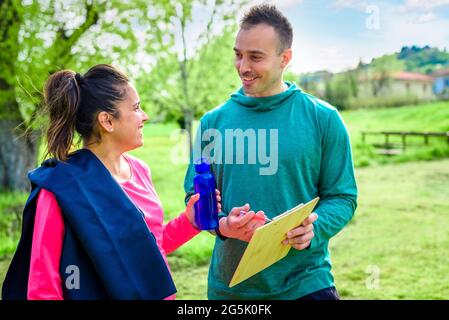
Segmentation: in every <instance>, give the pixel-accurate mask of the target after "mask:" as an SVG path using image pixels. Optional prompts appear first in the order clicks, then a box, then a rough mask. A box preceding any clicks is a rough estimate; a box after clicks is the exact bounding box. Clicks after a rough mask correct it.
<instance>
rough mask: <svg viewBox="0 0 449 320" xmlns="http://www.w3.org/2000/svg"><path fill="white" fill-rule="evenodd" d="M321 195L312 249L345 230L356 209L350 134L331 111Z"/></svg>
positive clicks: (326, 131)
mask: <svg viewBox="0 0 449 320" xmlns="http://www.w3.org/2000/svg"><path fill="white" fill-rule="evenodd" d="M319 196H320V201H319V203H318V205H317V207H316V209H315V210H314V212H315V213H317V214H318V219H317V220H316V221H315V222H314V233H315V237H314V238H313V239H312V241H311V245H310V247H311V248H314V247H317V246H319V245H321V244H323V242H325V241H328V240H329V239H330V238H331V237H333V236H334V235H336V234H337V233H338V232H339V231H340V230H342V229H343V228H344V227H345V226H346V224H347V223H348V222H349V221H350V220H351V219H352V216H353V214H354V211H355V209H356V207H357V186H356V181H355V177H354V166H353V163H352V152H351V145H350V140H349V135H348V131H347V129H346V126H345V125H344V123H343V120H342V119H341V117H340V115H339V114H338V112H337V111H336V110H333V111H332V113H331V115H330V117H329V119H328V122H327V125H326V126H325V129H324V133H323V137H322V158H321V168H320V178H319Z"/></svg>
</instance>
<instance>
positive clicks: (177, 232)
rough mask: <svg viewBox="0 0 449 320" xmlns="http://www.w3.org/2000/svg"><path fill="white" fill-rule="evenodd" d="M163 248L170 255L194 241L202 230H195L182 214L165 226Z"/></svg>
mask: <svg viewBox="0 0 449 320" xmlns="http://www.w3.org/2000/svg"><path fill="white" fill-rule="evenodd" d="M163 228H164V231H163V232H164V234H163V241H162V248H163V249H164V251H165V252H166V253H167V254H169V253H171V252H173V251H175V250H176V249H177V248H179V247H180V246H181V245H183V244H184V243H186V242H187V241H189V240H190V239H192V238H193V237H194V236H196V235H197V234H198V233H200V230H197V229H195V228H194V227H193V226H192V224H191V223H190V221H189V219H188V218H187V216H186V215H185V214H184V213H182V214H180V215H179V216H178V217H176V218H174V219H172V220H170V221H169V222H167V224H165V225H164V227H163Z"/></svg>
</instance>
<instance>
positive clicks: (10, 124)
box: [0, 119, 38, 190]
mask: <svg viewBox="0 0 449 320" xmlns="http://www.w3.org/2000/svg"><path fill="white" fill-rule="evenodd" d="M19 125H20V121H17V120H11V119H0V188H2V189H8V190H29V188H30V183H29V182H28V178H27V174H28V171H29V170H30V169H32V168H34V167H35V166H36V160H37V149H38V148H37V147H38V141H37V139H33V135H31V136H30V135H27V136H25V135H24V134H23V132H22V133H21V132H20V131H19V130H17V129H16V128H17V126H19ZM34 138H36V137H34Z"/></svg>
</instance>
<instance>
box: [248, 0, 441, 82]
mask: <svg viewBox="0 0 449 320" xmlns="http://www.w3.org/2000/svg"><path fill="white" fill-rule="evenodd" d="M260 2H265V1H251V3H250V5H251V4H254V3H260ZM270 3H274V4H276V6H277V7H278V8H279V9H280V10H281V11H282V12H283V13H284V14H285V15H286V16H287V18H288V19H289V21H290V22H291V24H292V27H293V33H294V38H293V48H292V49H293V59H292V61H291V63H290V66H289V68H290V70H291V71H293V72H295V73H303V72H311V71H317V70H329V71H332V72H338V71H344V70H347V69H350V68H353V67H355V66H356V65H357V63H358V62H359V61H360V59H361V60H362V61H363V62H369V61H371V59H372V58H373V57H378V56H382V55H384V54H390V53H393V52H398V51H400V49H401V47H402V46H411V45H418V46H424V45H429V46H432V47H438V48H440V49H445V48H446V49H447V50H449V0H420V1H419V0H390V1H365V0H277V1H271V2H270ZM242 11H244V10H242Z"/></svg>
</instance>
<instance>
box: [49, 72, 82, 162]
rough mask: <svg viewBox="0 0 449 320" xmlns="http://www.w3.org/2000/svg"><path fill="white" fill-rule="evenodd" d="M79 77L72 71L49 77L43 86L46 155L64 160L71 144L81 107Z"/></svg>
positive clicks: (57, 73)
mask: <svg viewBox="0 0 449 320" xmlns="http://www.w3.org/2000/svg"><path fill="white" fill-rule="evenodd" d="M77 78H80V76H79V75H78V74H76V73H75V72H73V71H71V70H62V71H58V72H56V73H54V74H52V75H51V76H50V77H49V78H48V80H47V82H46V83H45V89H44V102H45V108H46V113H47V114H48V115H49V125H48V129H47V143H48V145H47V152H46V153H47V155H50V156H52V157H54V158H56V159H57V160H60V161H65V160H67V156H68V154H69V151H70V149H71V148H72V145H73V140H74V137H75V126H76V119H77V112H78V108H79V104H80V88H79V84H78V81H79V80H78V79H77Z"/></svg>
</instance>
